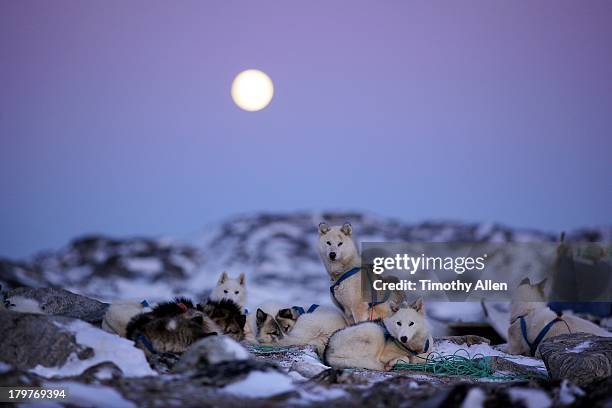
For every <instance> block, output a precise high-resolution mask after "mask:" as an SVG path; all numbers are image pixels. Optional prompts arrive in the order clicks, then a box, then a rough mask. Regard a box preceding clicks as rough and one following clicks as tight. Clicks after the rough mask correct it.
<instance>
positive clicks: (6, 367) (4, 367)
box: [0, 361, 13, 374]
mask: <svg viewBox="0 0 612 408" xmlns="http://www.w3.org/2000/svg"><path fill="white" fill-rule="evenodd" d="M12 368H13V367H12V366H11V365H10V364H6V363H3V362H2V361H0V374H4V373H6V372H9V371H11V369H12Z"/></svg>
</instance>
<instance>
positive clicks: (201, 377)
mask: <svg viewBox="0 0 612 408" xmlns="http://www.w3.org/2000/svg"><path fill="white" fill-rule="evenodd" d="M252 371H262V372H267V371H277V372H281V373H282V371H281V370H280V369H279V368H278V366H277V365H276V364H274V363H271V362H266V361H256V360H241V361H226V362H223V363H219V364H209V365H205V366H203V367H200V368H199V369H197V370H196V371H195V372H193V373H192V374H191V375H190V378H191V379H193V380H194V381H196V382H197V383H199V384H200V385H205V386H214V387H224V386H226V385H227V384H231V383H234V382H236V381H239V380H241V379H243V378H245V377H246V376H247V375H248V374H249V373H251V372H252Z"/></svg>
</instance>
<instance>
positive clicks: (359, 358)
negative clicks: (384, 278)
mask: <svg viewBox="0 0 612 408" xmlns="http://www.w3.org/2000/svg"><path fill="white" fill-rule="evenodd" d="M391 310H392V312H393V314H392V315H391V316H389V317H387V318H385V319H383V320H382V321H371V322H363V323H359V324H357V325H354V326H350V327H347V328H345V329H342V330H339V331H337V332H336V333H334V334H333V335H332V336H331V337H330V339H329V342H328V344H327V347H326V348H325V351H324V353H323V361H324V362H325V364H327V365H330V366H332V367H336V368H367V369H371V370H391V369H392V368H393V366H394V365H395V364H396V363H397V362H399V361H405V362H410V363H413V362H423V361H425V359H426V358H427V355H428V354H429V353H430V352H431V351H432V347H433V338H432V337H431V335H430V332H429V327H428V324H427V321H426V319H425V310H424V306H423V300H422V299H421V298H419V299H417V300H416V301H415V302H414V303H413V304H412V305H408V304H407V303H406V302H402V303H401V304H399V305H397V306H396V304H395V303H392V304H391Z"/></svg>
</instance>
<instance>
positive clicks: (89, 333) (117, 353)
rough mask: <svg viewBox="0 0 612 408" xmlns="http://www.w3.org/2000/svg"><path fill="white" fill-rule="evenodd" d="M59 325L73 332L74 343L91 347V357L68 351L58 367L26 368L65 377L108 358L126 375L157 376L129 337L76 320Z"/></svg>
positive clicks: (35, 371)
mask: <svg viewBox="0 0 612 408" xmlns="http://www.w3.org/2000/svg"><path fill="white" fill-rule="evenodd" d="M62 327H63V328H64V329H67V330H68V331H70V332H72V333H73V334H74V335H75V338H76V341H77V343H78V344H80V345H83V346H86V347H91V348H92V349H93V350H94V356H93V357H92V358H90V359H87V360H80V359H79V358H78V357H77V356H76V355H75V354H72V355H71V356H70V357H68V360H66V362H65V363H64V365H63V366H61V367H44V366H42V365H37V366H36V367H34V368H33V369H32V370H30V371H31V372H33V373H35V374H38V375H40V376H43V377H47V378H49V377H56V376H60V377H68V376H73V375H79V374H81V373H82V372H83V371H85V370H86V369H88V368H89V367H92V366H94V365H96V364H99V363H102V362H105V361H110V362H112V363H114V364H115V365H116V366H117V367H119V368H120V369H121V371H122V372H123V374H124V375H125V376H126V377H144V376H148V375H157V373H156V372H155V371H153V370H152V369H151V367H150V366H149V363H148V362H147V359H146V358H145V355H144V353H143V351H142V350H140V349H138V348H136V347H134V343H132V342H131V341H130V340H127V339H124V338H122V337H119V336H117V335H114V334H111V333H107V332H105V331H103V330H100V329H98V328H96V327H93V326H92V325H90V324H88V323H85V322H82V321H78V320H77V321H74V322H71V323H70V324H68V325H65V326H62Z"/></svg>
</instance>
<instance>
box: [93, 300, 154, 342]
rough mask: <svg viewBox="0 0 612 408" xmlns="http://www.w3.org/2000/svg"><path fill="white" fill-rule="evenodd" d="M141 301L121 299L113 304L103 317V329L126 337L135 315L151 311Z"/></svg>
mask: <svg viewBox="0 0 612 408" xmlns="http://www.w3.org/2000/svg"><path fill="white" fill-rule="evenodd" d="M150 311H151V308H148V307H144V306H143V305H142V303H141V302H137V301H133V300H120V301H117V302H114V303H113V304H111V305H110V306H109V308H108V310H107V311H106V313H105V314H104V318H103V319H102V329H103V330H105V331H107V332H109V333H115V334H118V335H119V336H121V337H126V330H127V326H128V324H129V323H130V321H131V320H132V319H133V318H134V316H136V315H139V314H141V313H146V312H150Z"/></svg>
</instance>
